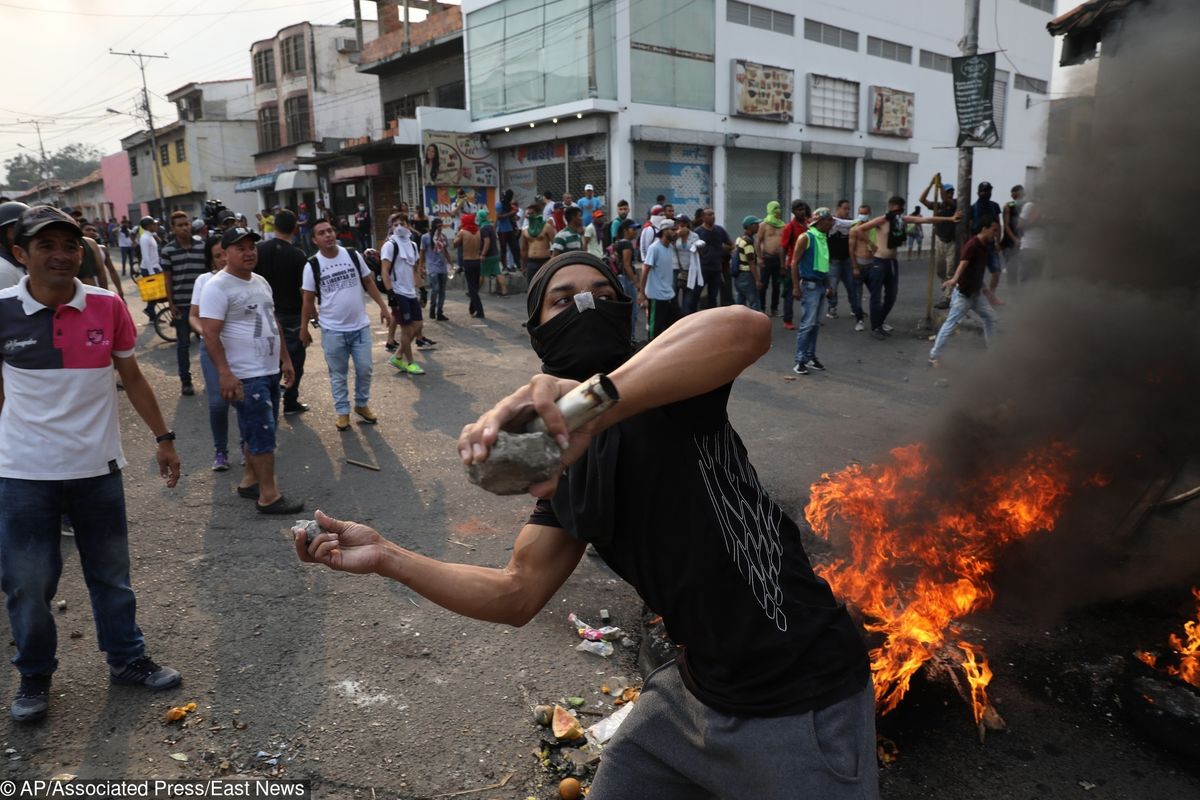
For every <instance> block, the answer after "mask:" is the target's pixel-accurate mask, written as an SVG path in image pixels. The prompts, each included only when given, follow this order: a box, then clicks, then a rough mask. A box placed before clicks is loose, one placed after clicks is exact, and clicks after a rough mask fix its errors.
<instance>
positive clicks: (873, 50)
mask: <svg viewBox="0 0 1200 800" xmlns="http://www.w3.org/2000/svg"><path fill="white" fill-rule="evenodd" d="M867 55H869V56H879V57H880V58H886V59H889V60H891V61H899V62H900V63H901V64H911V63H912V48H911V47H909V46H908V45H906V44H900V43H899V42H891V41H888V40H887V39H880V38H878V37H876V36H868V37H867Z"/></svg>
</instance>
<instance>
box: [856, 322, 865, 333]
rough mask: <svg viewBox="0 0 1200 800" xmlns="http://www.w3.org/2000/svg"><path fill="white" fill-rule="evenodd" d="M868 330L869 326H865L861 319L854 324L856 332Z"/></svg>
mask: <svg viewBox="0 0 1200 800" xmlns="http://www.w3.org/2000/svg"><path fill="white" fill-rule="evenodd" d="M866 329H867V326H866V325H863V321H862V320H861V319H860V320H859V321H858V322H856V323H854V330H856V331H859V332H861V331H865V330H866Z"/></svg>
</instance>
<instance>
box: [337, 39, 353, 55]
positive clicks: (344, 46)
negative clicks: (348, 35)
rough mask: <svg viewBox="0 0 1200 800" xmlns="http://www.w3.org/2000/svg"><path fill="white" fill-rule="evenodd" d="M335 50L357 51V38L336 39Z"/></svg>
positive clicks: (344, 51)
mask: <svg viewBox="0 0 1200 800" xmlns="http://www.w3.org/2000/svg"><path fill="white" fill-rule="evenodd" d="M336 44H337V51H338V52H339V53H357V52H358V40H356V39H338V40H337V41H336Z"/></svg>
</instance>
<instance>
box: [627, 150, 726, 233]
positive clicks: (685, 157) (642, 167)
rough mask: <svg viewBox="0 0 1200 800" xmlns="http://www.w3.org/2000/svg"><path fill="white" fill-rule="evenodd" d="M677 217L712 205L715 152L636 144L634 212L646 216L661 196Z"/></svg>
mask: <svg viewBox="0 0 1200 800" xmlns="http://www.w3.org/2000/svg"><path fill="white" fill-rule="evenodd" d="M660 194H662V195H666V197H667V202H669V203H672V204H674V206H675V211H676V213H681V214H688V215H689V216H690V215H691V214H694V213H695V211H696V209H697V208H698V207H701V206H703V207H705V208H707V207H709V206H711V205H712V148H711V147H707V146H704V145H691V144H666V143H664V142H636V143H635V144H634V146H633V195H634V196H633V209H632V212H631V213H632V214H633V216H634V218H635V219H637V218H640V217H643V216H645V214H646V212H647V211H649V210H650V207H651V206H652V205H654V201H655V198H656V197H657V196H658V195H660Z"/></svg>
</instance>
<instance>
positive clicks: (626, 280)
mask: <svg viewBox="0 0 1200 800" xmlns="http://www.w3.org/2000/svg"><path fill="white" fill-rule="evenodd" d="M618 280H619V281H620V282H621V291H623V292H624V293H625V295H626V296H627V297H628V298H629V299H630V301H631V302H632V303H633V308H631V309H630V310H629V314H630V317H632V319H630V321H629V338H630V339H637V321H638V311H640V310H641V309H639V308H638V304H637V284H636V283H634V282H633V279H631V278H630V277H629V276H628V275H622V276H620V277H619V278H618Z"/></svg>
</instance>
